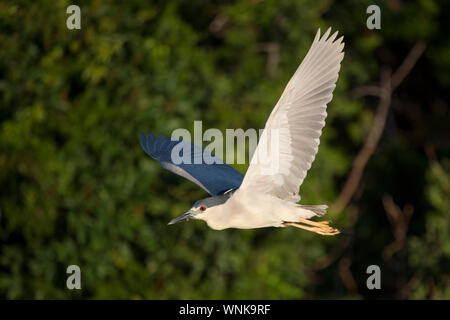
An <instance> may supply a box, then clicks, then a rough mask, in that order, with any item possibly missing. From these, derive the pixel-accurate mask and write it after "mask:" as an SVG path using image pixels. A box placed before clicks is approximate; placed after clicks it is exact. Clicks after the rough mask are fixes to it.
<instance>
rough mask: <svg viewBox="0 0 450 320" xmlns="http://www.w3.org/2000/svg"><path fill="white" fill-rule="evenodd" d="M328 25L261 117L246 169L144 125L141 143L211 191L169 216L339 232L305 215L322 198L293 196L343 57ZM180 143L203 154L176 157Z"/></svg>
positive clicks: (218, 226)
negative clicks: (309, 201) (303, 200)
mask: <svg viewBox="0 0 450 320" xmlns="http://www.w3.org/2000/svg"><path fill="white" fill-rule="evenodd" d="M330 31H331V28H330V29H328V30H327V31H326V32H325V34H323V36H321V34H320V29H319V30H318V31H317V34H316V36H315V38H314V41H313V43H312V45H311V48H310V49H309V51H308V53H307V54H306V56H305V58H304V59H303V61H302V63H301V64H300V66H299V67H298V69H297V70H296V71H295V73H294V75H293V76H292V78H291V79H290V81H289V82H288V84H287V86H286V88H285V89H284V91H283V93H282V95H281V97H280V99H279V100H278V102H277V104H276V105H275V107H274V108H273V110H272V112H271V114H270V116H269V118H268V120H267V122H266V124H265V127H264V131H263V133H262V134H261V137H260V141H259V143H258V146H257V148H256V150H255V152H254V155H253V157H252V159H251V161H250V164H249V167H248V169H247V172H246V174H245V176H242V174H240V173H239V172H238V171H237V170H235V169H233V168H232V167H231V166H229V165H227V164H225V163H223V161H216V162H214V163H212V164H210V163H211V162H213V161H211V160H212V159H214V157H215V156H213V155H212V154H211V153H208V152H207V151H205V150H203V149H202V148H201V147H199V146H196V145H194V144H193V143H192V142H187V141H184V140H175V141H174V140H171V139H169V138H166V137H164V136H159V137H158V138H156V137H155V136H153V135H152V134H151V133H149V134H147V135H145V134H143V133H141V135H140V142H141V146H142V148H143V149H144V150H145V152H146V153H147V154H148V155H149V156H151V157H152V158H154V159H156V160H158V161H159V162H160V164H161V165H162V167H164V168H165V169H167V170H170V171H172V172H173V173H176V174H178V175H180V176H183V177H184V178H187V179H189V180H191V181H192V182H194V183H196V184H197V185H198V186H200V187H201V188H203V189H204V190H205V191H207V192H208V193H209V194H210V195H211V196H210V197H208V198H205V199H201V200H199V201H197V202H195V203H194V205H193V206H192V207H191V209H190V210H188V211H187V212H186V213H184V214H182V215H180V216H178V217H176V218H175V219H173V220H171V221H170V222H169V224H174V223H177V222H181V221H187V220H191V219H199V220H204V221H205V222H206V223H207V225H208V226H209V227H210V228H212V229H215V230H223V229H227V228H238V229H253V228H263V227H287V226H291V227H296V228H300V229H304V230H308V231H311V232H315V233H317V234H321V235H336V234H338V233H339V230H337V229H335V228H333V227H331V226H330V223H329V221H312V220H310V219H311V218H313V217H322V216H323V215H324V214H325V213H326V209H327V206H326V205H301V204H298V202H299V201H300V196H299V188H300V185H301V184H302V182H303V180H304V179H305V177H306V174H307V171H308V170H309V169H310V167H311V164H312V162H313V161H314V158H315V156H316V153H317V150H318V147H319V142H320V141H319V138H320V135H321V133H322V128H323V127H324V125H325V118H326V116H327V112H326V108H327V103H329V102H330V101H331V99H332V96H333V90H334V88H335V87H336V81H337V79H338V72H339V70H340V65H341V61H342V59H343V58H344V52H343V48H344V43H343V42H342V40H343V37H340V38H339V39H337V40H336V38H337V35H338V32H335V33H334V34H333V35H331V36H330ZM274 138H276V139H274ZM274 141H275V142H274ZM179 147H185V149H183V150H190V154H189V155H187V156H188V157H190V159H194V158H196V157H198V156H199V155H202V157H201V158H202V159H201V161H200V162H199V161H197V162H195V161H191V163H178V161H173V159H172V151H173V149H174V148H179ZM275 147H277V151H276V152H275V151H274V150H275ZM261 154H263V155H266V156H265V159H264V161H261V159H260V157H259V156H256V155H261ZM215 159H216V160H217V158H215ZM219 160H220V159H219ZM258 160H259V161H258ZM263 162H264V163H263ZM274 164H276V165H274ZM269 169H271V170H269Z"/></svg>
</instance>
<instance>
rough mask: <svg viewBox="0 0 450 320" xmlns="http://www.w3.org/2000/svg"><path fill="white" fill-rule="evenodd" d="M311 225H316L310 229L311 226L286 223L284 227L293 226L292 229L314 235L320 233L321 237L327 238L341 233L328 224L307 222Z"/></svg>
mask: <svg viewBox="0 0 450 320" xmlns="http://www.w3.org/2000/svg"><path fill="white" fill-rule="evenodd" d="M301 220H306V219H301ZM306 221H308V222H310V223H308V224H309V225H314V226H313V227H309V226H305V225H303V224H298V223H295V222H285V223H284V225H285V226H292V227H296V228H299V229H304V230H308V231H311V232H314V233H318V234H321V235H325V236H334V235H336V234H339V233H340V231H339V230H337V229H334V228H332V227H330V226H328V225H326V224H323V223H320V222H314V221H309V220H306ZM312 223H316V224H312Z"/></svg>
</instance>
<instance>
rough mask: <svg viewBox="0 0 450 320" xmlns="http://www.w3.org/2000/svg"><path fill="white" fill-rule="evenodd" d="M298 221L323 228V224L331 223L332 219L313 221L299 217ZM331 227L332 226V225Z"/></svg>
mask: <svg viewBox="0 0 450 320" xmlns="http://www.w3.org/2000/svg"><path fill="white" fill-rule="evenodd" d="M298 220H299V221H298V222H300V223H303V224H309V225H310V226H314V227H318V228H322V227H323V226H328V225H329V224H330V221H311V220H308V219H303V218H298ZM330 228H331V227H330Z"/></svg>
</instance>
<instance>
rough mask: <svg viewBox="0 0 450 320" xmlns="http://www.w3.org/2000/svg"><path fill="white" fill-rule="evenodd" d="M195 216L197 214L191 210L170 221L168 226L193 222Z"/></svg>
mask: <svg viewBox="0 0 450 320" xmlns="http://www.w3.org/2000/svg"><path fill="white" fill-rule="evenodd" d="M194 215H195V212H193V211H191V210H189V211H188V212H186V213H183V214H182V215H180V216H178V217H176V218H175V219H172V220H170V222H169V223H168V224H174V223H178V222H181V221H187V220H191V219H192V218H193V217H194Z"/></svg>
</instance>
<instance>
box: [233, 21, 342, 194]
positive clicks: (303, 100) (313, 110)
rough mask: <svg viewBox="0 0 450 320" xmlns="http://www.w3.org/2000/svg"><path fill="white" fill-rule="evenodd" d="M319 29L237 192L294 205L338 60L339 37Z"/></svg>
mask: <svg viewBox="0 0 450 320" xmlns="http://www.w3.org/2000/svg"><path fill="white" fill-rule="evenodd" d="M330 30H331V29H328V30H327V32H326V33H325V34H324V35H323V36H322V37H320V29H319V30H318V32H317V35H316V37H315V39H314V42H313V44H312V46H311V48H310V49H309V51H308V53H307V54H306V57H305V58H304V59H303V61H302V63H301V64H300V66H299V67H298V69H297V71H296V72H295V74H294V75H293V76H292V78H291V80H290V81H289V83H288V84H287V86H286V88H285V89H284V92H283V94H282V95H281V97H280V99H279V100H278V102H277V104H276V105H275V107H274V109H273V110H272V113H271V114H270V116H269V119H268V120H267V122H266V126H265V129H264V132H263V134H262V135H261V139H260V141H259V144H258V147H257V148H256V150H255V153H254V155H253V158H252V161H251V162H250V166H249V168H248V170H247V173H246V174H245V177H244V181H243V182H242V185H241V189H244V188H247V189H251V190H255V191H257V192H261V193H268V194H271V195H274V196H277V197H279V198H281V199H285V200H288V201H294V202H297V201H299V200H300V196H299V195H298V192H299V187H300V185H301V184H302V182H303V179H304V178H305V177H306V173H307V171H308V170H309V168H310V167H311V164H312V162H313V161H314V158H315V156H316V153H317V150H318V146H319V138H320V135H321V133H322V128H323V126H324V125H325V118H326V116H327V112H326V108H327V103H328V102H330V101H331V99H332V97H333V94H332V93H333V90H334V88H335V86H336V85H335V83H336V81H337V79H338V72H339V69H340V66H341V61H342V59H343V58H344V53H343V52H342V50H343V48H344V43H341V42H342V39H343V37H341V38H340V39H338V40H336V41H335V39H336V36H337V32H336V33H334V34H333V35H332V36H331V37H329V35H330Z"/></svg>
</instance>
